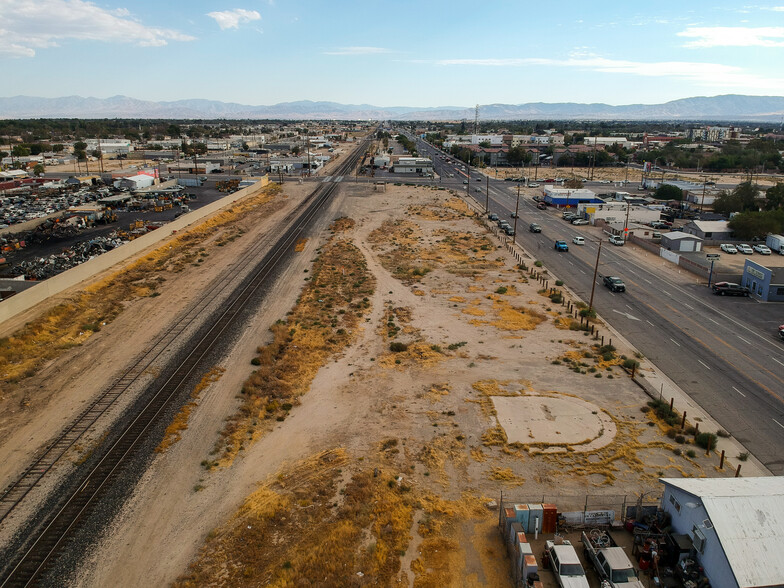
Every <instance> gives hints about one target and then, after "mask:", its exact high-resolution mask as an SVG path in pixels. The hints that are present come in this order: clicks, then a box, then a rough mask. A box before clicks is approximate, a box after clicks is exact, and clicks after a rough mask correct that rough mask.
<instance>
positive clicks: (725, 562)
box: [661, 476, 784, 588]
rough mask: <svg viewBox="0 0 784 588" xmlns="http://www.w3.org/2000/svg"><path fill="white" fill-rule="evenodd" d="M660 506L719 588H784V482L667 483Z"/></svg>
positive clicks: (773, 478) (710, 480) (687, 480)
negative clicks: (763, 587)
mask: <svg viewBox="0 0 784 588" xmlns="http://www.w3.org/2000/svg"><path fill="white" fill-rule="evenodd" d="M661 482H662V484H664V493H663V495H662V501H661V507H662V509H663V510H664V511H665V512H667V513H669V514H670V516H671V518H672V529H673V533H675V534H677V535H679V536H680V538H682V539H684V540H685V542H686V543H691V546H692V552H693V554H694V555H695V556H696V558H697V560H698V561H699V563H700V565H701V566H702V568H703V569H704V571H705V575H706V576H707V577H708V579H709V580H710V584H711V586H713V587H714V588H751V587H757V586H782V585H784V550H783V549H782V545H784V508H782V505H784V477H781V476H771V477H764V478H663V479H661Z"/></svg>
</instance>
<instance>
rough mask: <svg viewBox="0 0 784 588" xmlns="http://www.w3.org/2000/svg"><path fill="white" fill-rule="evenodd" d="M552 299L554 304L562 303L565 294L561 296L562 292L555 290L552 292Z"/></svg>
mask: <svg viewBox="0 0 784 588" xmlns="http://www.w3.org/2000/svg"><path fill="white" fill-rule="evenodd" d="M550 300H552V301H553V303H554V304H561V302H563V296H561V294H560V292H554V293H552V294H550Z"/></svg>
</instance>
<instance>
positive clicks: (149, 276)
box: [0, 186, 280, 391]
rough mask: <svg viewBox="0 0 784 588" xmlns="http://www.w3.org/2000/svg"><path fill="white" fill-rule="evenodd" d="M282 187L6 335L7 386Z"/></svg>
mask: <svg viewBox="0 0 784 588" xmlns="http://www.w3.org/2000/svg"><path fill="white" fill-rule="evenodd" d="M279 192H280V187H279V186H268V187H266V188H264V189H263V190H261V191H260V192H259V193H258V194H255V195H254V196H251V197H249V198H247V199H245V200H243V201H241V202H240V203H235V204H234V205H233V207H232V208H230V209H228V210H225V211H222V212H220V213H218V214H216V215H215V216H213V217H212V218H210V219H208V220H206V221H205V222H203V223H201V224H200V225H198V226H196V227H194V228H193V229H191V230H189V231H187V232H185V233H182V234H180V235H178V236H177V237H174V238H173V239H171V240H169V241H166V242H165V243H164V244H163V245H161V246H160V247H158V248H157V249H156V250H154V251H153V252H151V253H148V254H146V255H145V256H144V257H142V258H140V259H138V260H137V261H135V262H133V263H131V264H130V265H128V266H127V267H126V268H125V269H123V270H120V271H118V272H115V273H113V274H111V275H109V276H108V277H106V278H104V279H102V280H100V281H97V282H95V283H94V284H92V285H90V286H88V287H87V288H85V289H84V290H83V291H82V292H79V293H77V294H75V295H74V296H73V297H72V298H71V299H70V300H68V301H66V302H63V303H61V304H58V305H57V306H55V307H54V308H52V309H50V310H48V311H46V312H45V313H44V314H42V315H41V316H40V317H39V318H37V319H34V320H32V321H31V322H29V323H27V325H25V327H23V328H22V329H20V330H19V331H17V332H15V333H13V334H12V335H11V336H9V337H6V338H3V339H0V378H1V379H2V381H3V382H4V387H5V389H6V391H7V390H9V389H10V387H12V386H13V385H15V384H18V383H19V382H20V381H21V380H23V379H25V378H27V377H30V376H32V375H33V374H35V373H36V372H37V370H38V369H39V368H40V366H41V365H43V364H44V363H45V362H47V361H50V360H52V359H54V358H55V357H58V356H59V355H60V354H62V353H63V352H64V351H66V350H68V349H70V348H71V347H73V346H75V345H79V344H81V343H83V342H84V341H85V340H86V339H87V338H88V337H90V336H91V335H92V334H94V333H96V332H98V331H100V329H101V327H102V326H104V325H106V324H107V323H109V322H111V321H112V320H114V318H116V317H117V315H119V314H120V313H121V312H122V311H123V309H124V307H125V303H127V302H128V301H129V300H133V299H134V298H139V297H143V296H152V295H154V294H155V290H156V288H157V287H158V285H159V284H160V282H161V281H164V279H165V278H163V276H162V275H161V274H162V273H163V272H165V271H174V272H176V271H180V270H181V269H183V268H184V266H185V265H186V264H187V263H189V262H191V261H194V260H195V259H196V258H197V252H196V250H195V246H196V245H199V244H206V243H207V242H208V241H214V240H215V239H216V238H218V237H219V236H220V235H222V234H223V232H225V231H226V230H231V227H230V226H229V225H230V223H232V222H233V221H236V220H237V219H238V218H241V217H242V216H243V215H245V214H247V213H248V212H249V211H251V210H253V209H254V208H257V207H259V206H261V205H263V204H265V203H267V202H269V201H270V200H271V199H272V198H273V197H274V196H275V195H277V194H278V193H279ZM235 234H237V233H236V231H235Z"/></svg>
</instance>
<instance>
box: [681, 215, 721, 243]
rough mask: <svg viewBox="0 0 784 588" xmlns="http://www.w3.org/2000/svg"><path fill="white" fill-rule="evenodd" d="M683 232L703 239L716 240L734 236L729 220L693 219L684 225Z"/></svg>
mask: <svg viewBox="0 0 784 588" xmlns="http://www.w3.org/2000/svg"><path fill="white" fill-rule="evenodd" d="M683 232H684V233H688V234H689V235H696V236H697V237H700V238H701V239H712V240H714V241H723V240H725V239H731V238H732V235H733V233H732V229H730V227H729V221H726V220H719V221H691V222H690V223H689V224H687V225H685V226H684V227H683Z"/></svg>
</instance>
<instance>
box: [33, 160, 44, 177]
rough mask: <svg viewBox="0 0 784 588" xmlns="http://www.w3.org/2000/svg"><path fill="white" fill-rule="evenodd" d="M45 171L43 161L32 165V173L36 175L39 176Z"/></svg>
mask: <svg viewBox="0 0 784 588" xmlns="http://www.w3.org/2000/svg"><path fill="white" fill-rule="evenodd" d="M45 171H46V168H44V164H43V163H36V164H35V166H34V167H33V174H35V175H36V176H40V175H41V174H43V173H44V172H45Z"/></svg>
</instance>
